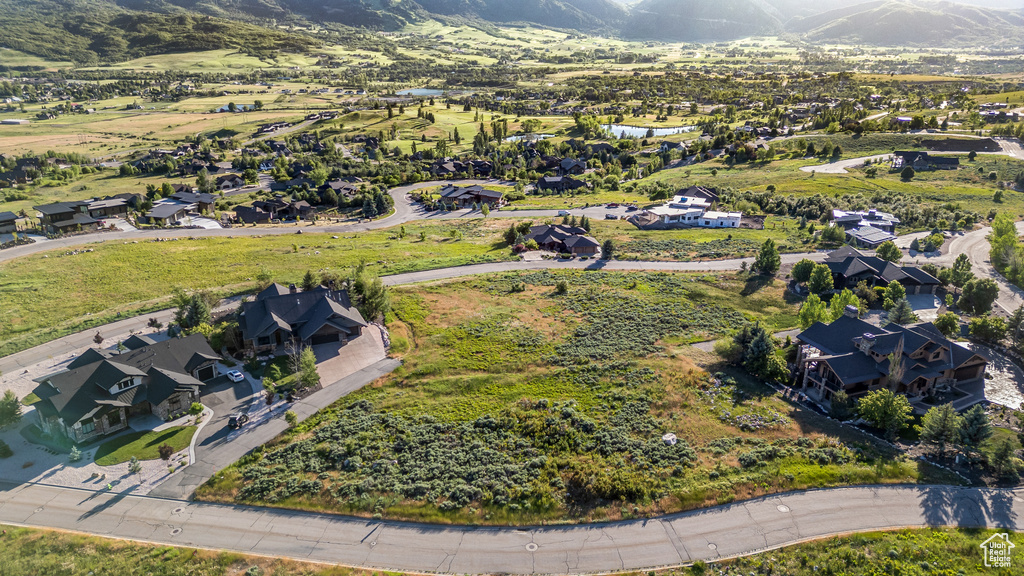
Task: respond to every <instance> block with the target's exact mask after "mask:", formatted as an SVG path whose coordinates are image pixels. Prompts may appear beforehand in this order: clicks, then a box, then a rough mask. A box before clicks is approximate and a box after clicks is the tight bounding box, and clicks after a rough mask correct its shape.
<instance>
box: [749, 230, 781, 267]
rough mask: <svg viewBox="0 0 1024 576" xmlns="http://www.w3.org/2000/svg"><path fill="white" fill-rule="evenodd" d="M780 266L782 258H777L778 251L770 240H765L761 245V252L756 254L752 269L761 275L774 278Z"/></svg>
mask: <svg viewBox="0 0 1024 576" xmlns="http://www.w3.org/2000/svg"><path fill="white" fill-rule="evenodd" d="M781 265H782V257H781V256H779V249H778V248H776V246H775V241H774V240H772V239H771V238H769V239H767V240H765V241H764V244H762V245H761V251H760V252H758V254H757V258H755V259H754V266H753V268H754V269H755V270H758V271H760V272H761V273H762V274H768V275H770V276H774V275H775V274H777V273H778V271H779V267H780V266H781Z"/></svg>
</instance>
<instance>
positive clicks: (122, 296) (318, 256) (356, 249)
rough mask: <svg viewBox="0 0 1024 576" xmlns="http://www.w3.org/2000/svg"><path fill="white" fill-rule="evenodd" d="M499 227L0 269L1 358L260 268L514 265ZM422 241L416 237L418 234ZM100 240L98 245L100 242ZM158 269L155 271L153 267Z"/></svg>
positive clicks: (154, 248) (127, 246) (294, 277)
mask: <svg viewBox="0 0 1024 576" xmlns="http://www.w3.org/2000/svg"><path fill="white" fill-rule="evenodd" d="M503 227H507V224H504V223H502V222H500V221H495V220H489V221H469V222H454V221H453V222H439V223H422V224H409V225H406V226H405V230H406V236H404V237H401V238H400V237H399V236H400V229H391V230H381V231H374V232H361V233H359V234H358V236H357V235H347V236H341V237H339V238H337V239H335V238H334V237H332V236H331V235H327V234H304V235H303V236H301V237H298V236H285V235H275V236H265V237H261V236H246V237H237V238H221V237H206V238H201V239H199V238H197V239H180V240H165V241H155V240H139V241H137V242H131V243H129V242H118V241H115V242H105V243H104V242H97V243H96V244H92V245H89V247H88V248H82V249H79V250H77V251H75V252H69V251H65V250H60V251H55V252H51V253H45V254H38V255H34V256H28V257H25V258H20V259H17V260H13V261H10V262H6V263H3V264H0V342H2V344H0V354H10V353H12V352H14V351H16V350H20V349H23V348H26V347H30V346H34V345H36V344H39V343H41V342H46V341H49V340H52V339H53V338H58V337H60V336H62V335H66V334H71V333H74V332H78V331H80V330H84V329H87V328H90V327H94V326H99V325H102V324H105V323H107V322H111V321H113V320H114V318H115V317H116V315H117V314H118V313H120V314H121V315H128V316H132V315H137V314H143V313H146V312H149V311H153V310H158V309H161V308H163V307H166V306H167V300H168V298H169V295H170V293H171V290H172V289H173V288H175V287H180V288H184V289H186V290H199V289H203V290H207V289H208V290H213V291H215V292H216V293H218V294H219V295H224V296H226V295H229V294H237V293H242V292H248V291H251V290H252V289H253V288H254V287H255V285H256V284H255V280H254V278H255V276H256V275H257V274H258V273H259V272H260V270H261V269H263V268H265V269H266V270H267V271H269V272H270V274H271V275H272V276H273V278H274V280H275V281H278V282H282V283H284V284H288V283H291V282H298V281H299V280H301V278H302V275H303V274H304V273H305V272H306V270H319V271H334V272H336V273H339V274H342V273H345V272H346V271H347V270H348V269H350V268H352V267H354V266H356V265H358V264H359V263H360V262H362V261H366V262H367V264H368V268H369V269H370V270H372V271H373V272H374V273H378V274H382V275H383V274H397V273H401V272H411V271H415V270H427V269H433V268H444V267H449V266H459V265H463V264H472V263H478V262H495V261H502V260H509V259H512V254H511V252H510V251H509V250H508V249H507V248H506V247H505V246H504V244H503V242H502V240H501V234H500V233H501V232H502V231H503ZM421 233H422V234H423V235H424V239H423V240H421V239H420V234H421ZM101 238H102V235H101V236H98V237H97V239H101ZM154 263H159V265H157V264H154Z"/></svg>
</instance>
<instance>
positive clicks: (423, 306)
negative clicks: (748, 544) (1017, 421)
mask: <svg viewBox="0 0 1024 576" xmlns="http://www.w3.org/2000/svg"><path fill="white" fill-rule="evenodd" d="M560 282H564V283H565V288H566V291H565V293H564V294H560V293H559V290H558V286H559V283H560ZM393 309H394V312H393V316H392V317H390V318H389V331H390V333H391V337H392V343H393V348H392V352H393V353H394V354H398V355H401V356H402V359H403V365H402V367H401V368H399V369H398V370H396V371H395V372H394V373H393V374H391V375H390V376H388V377H385V378H383V379H382V380H381V381H379V382H377V383H375V384H374V385H373V386H370V387H367V388H364V389H362V390H360V391H359V392H356V393H355V394H353V395H351V396H349V397H346V398H345V399H344V400H342V401H340V402H338V403H337V404H335V405H334V406H332V407H330V408H328V409H326V410H323V411H321V412H320V413H319V414H317V415H316V416H314V417H313V418H311V419H310V420H307V421H306V422H304V423H303V424H301V425H300V426H299V427H297V428H296V429H294V430H293V431H290V432H288V433H286V434H285V435H284V436H282V437H280V438H279V439H277V440H275V441H274V442H272V443H271V444H270V445H268V446H267V447H266V449H265V450H263V451H262V452H259V453H258V454H256V455H255V456H252V457H247V458H244V459H243V460H242V461H240V462H239V463H238V464H236V465H235V466H232V467H231V468H228V469H227V470H225V471H223V472H222V473H220V474H218V475H217V476H216V477H215V478H214V479H212V480H211V481H210V482H208V483H207V484H206V485H205V486H204V487H202V488H201V489H200V492H199V495H200V497H201V498H204V499H208V500H214V501H243V502H253V503H260V504H270V505H275V506H284V507H295V508H303V509H311V510H324V511H334V512H341V513H349V514H357V515H374V514H379V515H381V516H385V517H391V518H403V519H413V520H421V521H429V522H440V523H451V522H481V523H489V524H494V523H515V524H524V523H535V522H545V521H592V520H608V519H618V518H630V517H637V516H649V515H656V514H661V513H667V512H673V511H678V510H685V509H691V508H696V507H701V506H707V505H710V504H714V503H721V502H728V501H732V500H734V499H744V498H749V497H753V496H756V495H761V494H765V493H772V492H782V491H788V490H794V489H802V488H809V487H821V486H836V485H847V484H870V483H887V482H915V481H918V480H919V479H920V480H924V479H931V480H938V479H939V478H940V477H941V478H942V479H943V480H944V481H950V480H951V479H950V478H947V477H945V476H943V475H942V474H941V473H937V472H936V471H935V470H934V469H931V468H929V467H927V466H921V465H919V464H917V463H914V462H912V461H910V460H904V459H902V458H901V457H899V456H897V455H895V454H894V453H893V452H892V451H891V450H889V449H887V448H885V447H883V446H881V445H878V444H875V443H873V442H871V441H869V440H868V439H867V437H864V436H861V435H859V434H858V433H855V432H852V431H850V430H847V429H843V428H841V427H838V426H836V425H835V424H834V423H832V422H831V421H829V420H827V419H825V418H822V417H819V416H817V415H816V414H814V413H811V412H807V411H804V410H799V409H796V408H794V407H792V406H790V405H789V404H787V403H786V402H785V401H784V400H783V399H782V398H781V397H780V396H778V395H776V394H774V393H773V391H772V390H771V389H769V388H767V387H765V386H764V385H763V384H761V383H759V382H756V381H753V380H752V379H749V378H748V377H746V376H744V375H743V374H741V373H739V372H737V371H735V370H733V369H730V368H727V367H725V366H722V365H719V364H718V363H717V362H716V361H711V363H710V364H706V366H707V367H708V369H709V370H711V371H718V370H724V371H725V372H726V373H725V374H723V375H722V381H721V383H720V384H715V383H712V382H710V381H709V376H708V374H707V373H706V372H705V371H704V370H703V369H701V368H700V367H698V365H697V364H696V363H695V361H694V360H692V359H691V358H690V357H689V355H690V354H692V353H693V350H694V349H693V348H692V347H690V346H689V344H690V343H691V342H695V341H701V340H706V339H709V338H714V337H716V336H718V335H722V334H725V333H728V332H730V331H731V330H733V329H735V328H736V327H737V326H739V325H741V324H742V323H743V322H745V321H760V322H762V323H764V324H766V325H770V326H772V327H774V328H787V327H791V326H794V325H795V323H796V318H795V317H794V315H795V312H796V309H797V305H796V303H788V302H787V301H786V300H785V298H784V296H783V282H782V281H781V280H775V281H772V282H767V283H765V282H761V281H751V280H750V279H748V278H747V277H746V276H741V275H736V274H708V275H699V274H668V273H611V272H583V271H574V272H569V271H544V272H536V273H522V274H515V273H510V274H500V275H488V276H479V277H474V278H471V279H467V280H458V281H452V282H446V283H443V284H434V285H429V286H411V287H403V288H399V289H397V290H396V291H395V293H394V296H393ZM702 362H703V360H702ZM748 422H758V424H756V425H753V426H751V425H748V424H747V423H748ZM669 431H671V432H673V433H675V434H677V435H678V437H679V438H680V440H681V442H680V444H679V445H678V446H680V448H676V449H673V450H672V451H669V452H665V453H662V452H660V448H659V447H660V446H664V444H662V443H661V442H660V437H661V435H662V434H664V433H665V432H669ZM343 438H344V439H346V440H345V442H344V443H340V440H341V439H343ZM399 438H402V440H399ZM393 442H401V443H403V445H405V443H408V445H410V446H417V448H415V449H410V450H402V451H400V452H395V453H392V451H391V448H389V447H388V446H392V443H393ZM467 449H468V450H470V452H465V450H467ZM854 449H858V450H860V452H859V453H858V455H856V456H855V455H854V452H853V450H854ZM481 450H483V453H481V452H480V451H481ZM812 454H813V455H815V456H813V458H818V459H817V460H813V461H812V460H809V458H812V456H811V455H812ZM356 458H358V459H356ZM751 458H755V459H758V458H761V459H763V461H759V463H757V464H756V465H752V464H751V463H750V462H749V460H750V459H751ZM367 459H370V460H372V461H373V462H384V461H391V460H394V462H392V464H391V465H389V466H387V467H386V469H381V470H380V471H379V472H377V473H375V474H374V475H373V477H372V478H370V477H368V476H367V472H366V471H364V468H363V465H362V464H360V463H361V462H368V460H367ZM286 461H287V462H289V466H288V467H287V471H286V467H281V466H278V464H279V463H282V462H286ZM332 462H334V463H339V464H337V465H335V464H331V463H332ZM341 462H345V464H344V465H341V464H340V463H341ZM495 466H497V468H495ZM510 467H511V468H510ZM513 469H515V470H519V471H520V472H517V473H515V474H511V473H510V471H511V470H513ZM469 471H473V472H472V473H470V472H469ZM482 477H487V478H492V479H493V483H488V484H486V487H485V486H484V484H481V483H479V482H478V481H477V480H476V479H479V478H482ZM360 483H362V484H361V486H362V487H361V488H358V489H357V488H356V486H359V485H360ZM418 483H423V484H422V486H421V484H418Z"/></svg>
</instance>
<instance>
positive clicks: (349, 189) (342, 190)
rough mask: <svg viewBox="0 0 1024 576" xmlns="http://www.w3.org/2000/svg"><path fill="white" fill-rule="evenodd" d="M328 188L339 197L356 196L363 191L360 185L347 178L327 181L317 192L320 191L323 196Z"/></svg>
mask: <svg viewBox="0 0 1024 576" xmlns="http://www.w3.org/2000/svg"><path fill="white" fill-rule="evenodd" d="M328 190H333V191H334V193H335V194H336V195H337V196H338V198H355V197H356V196H357V195H359V194H360V193H361V192H362V191H361V190H360V189H359V187H358V186H356V185H355V184H353V183H352V182H346V181H345V180H332V181H330V182H325V183H324V185H323V186H320V187H319V188H317V192H319V193H320V196H321V197H322V196H323V195H324V193H325V192H327V191H328Z"/></svg>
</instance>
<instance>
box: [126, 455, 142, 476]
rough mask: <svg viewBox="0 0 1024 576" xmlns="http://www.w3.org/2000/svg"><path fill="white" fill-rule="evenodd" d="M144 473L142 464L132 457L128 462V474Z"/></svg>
mask: <svg viewBox="0 0 1024 576" xmlns="http://www.w3.org/2000/svg"><path fill="white" fill-rule="evenodd" d="M141 472H142V463H141V462H139V459H138V458H136V457H135V456H132V457H131V459H130V460H128V473H129V474H140V473H141Z"/></svg>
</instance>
